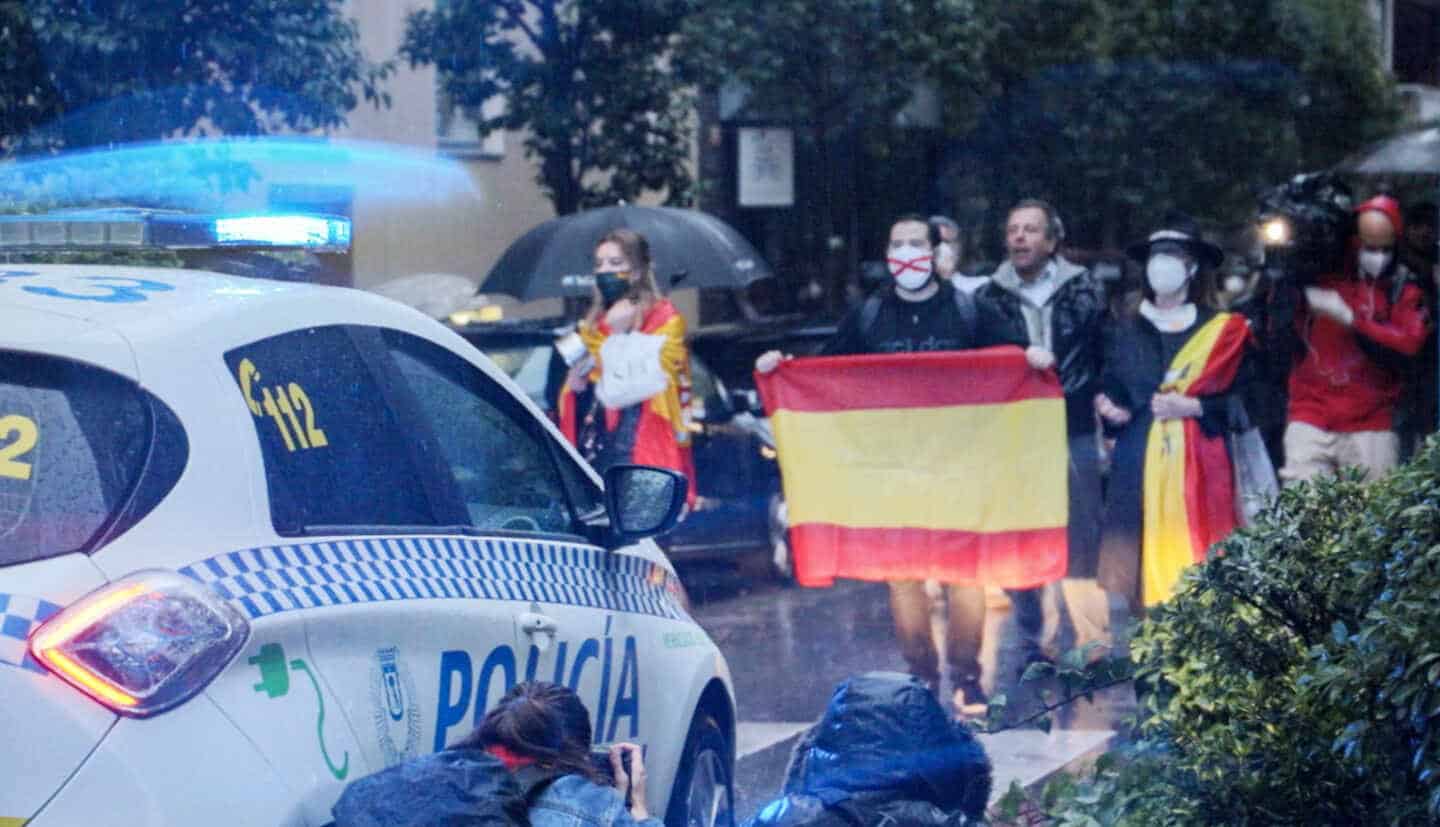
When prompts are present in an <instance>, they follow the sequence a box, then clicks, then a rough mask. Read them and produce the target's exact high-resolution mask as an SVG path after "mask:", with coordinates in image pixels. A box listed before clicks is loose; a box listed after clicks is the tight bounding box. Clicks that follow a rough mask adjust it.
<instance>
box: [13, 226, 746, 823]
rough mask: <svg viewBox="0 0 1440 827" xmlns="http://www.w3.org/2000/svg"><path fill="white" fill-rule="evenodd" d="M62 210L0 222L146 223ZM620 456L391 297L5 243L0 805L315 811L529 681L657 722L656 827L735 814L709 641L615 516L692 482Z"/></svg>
mask: <svg viewBox="0 0 1440 827" xmlns="http://www.w3.org/2000/svg"><path fill="white" fill-rule="evenodd" d="M268 220H269V219H267V221H268ZM324 221H328V219H324V220H322V224H321V225H320V227H319V229H318V230H314V228H312V231H306V232H302V233H301V235H300V237H299V238H298V239H289V240H287V241H286V243H301V244H303V243H306V239H307V238H309V239H311V240H312V241H313V239H314V238H316V237H319V238H321V239H327V238H328V241H327V242H326V243H336V242H337V241H339V242H342V243H343V241H344V240H345V239H343V238H339V236H341V235H343V234H344V233H345V232H347V231H348V225H347V226H345V227H341V226H339V225H337V224H333V223H331V224H328V225H327V224H325V223H323V222H324ZM145 222H146V219H142V220H141V223H145ZM82 223H83V222H55V221H52V222H50V225H46V224H45V223H44V222H43V221H39V220H34V221H32V222H31V223H29V224H25V223H20V224H0V242H5V241H8V242H10V243H11V244H12V245H13V244H15V243H17V240H18V243H19V245H20V246H24V244H25V243H27V242H34V240H35V239H43V238H49V239H50V241H49V242H47V243H51V244H58V243H60V242H59V240H63V239H70V240H71V241H73V240H74V239H76V238H82V239H83V238H93V239H99V242H101V243H108V244H110V245H111V246H115V245H116V244H117V243H118V244H124V243H134V244H136V245H139V244H145V243H151V242H153V241H154V240H155V239H156V238H160V237H161V236H162V235H163V233H164V232H165V231H164V230H163V228H161V227H160V225H159V222H156V221H153V220H149V223H148V225H147V226H141V227H127V226H122V225H124V224H125V223H126V222H123V221H112V222H111V223H112V224H113V225H114V226H112V227H100V228H97V227H95V226H93V224H94V222H91V225H89V226H81V224H82ZM191 223H192V224H193V222H191ZM68 225H73V226H68ZM223 226H225V225H221V224H220V222H218V221H217V222H212V223H210V224H209V225H206V226H202V227H200V228H199V229H196V227H194V226H190V227H189V229H188V230H186V232H191V233H200V234H201V235H205V236H207V237H208V238H209V240H211V241H214V242H217V243H222V244H223V243H226V238H227V236H225V234H224V232H222V227H223ZM17 227H18V228H17ZM275 228H276V225H273V224H272V225H271V226H270V228H269V229H268V230H267V229H265V227H264V225H263V224H256V225H253V226H251V227H249V228H248V229H246V228H244V227H241V226H239V225H230V227H229V236H228V239H229V242H228V243H231V244H233V245H236V246H243V245H245V244H247V243H258V242H253V241H252V242H247V241H246V240H245V236H246V233H253V232H260V233H262V234H263V233H266V232H272V233H273V232H274V231H275ZM172 229H173V228H172ZM317 232H318V236H316V233H317ZM307 233H308V235H307ZM47 234H48V235H47ZM87 234H88V235H87ZM186 238H187V241H186V243H187V244H191V245H194V244H198V243H201V242H199V241H196V240H195V238H193V237H190V236H187V237H186ZM37 243H38V242H37ZM617 471H618V473H617V474H616V475H614V476H612V478H611V479H610V480H609V481H608V482H609V488H608V492H602V488H601V486H600V485H599V484H598V480H597V478H596V476H595V474H594V472H593V471H591V470H590V469H589V468H588V467H587V466H586V465H585V464H584V463H582V462H581V461H580V460H579V459H578V457H577V455H576V454H575V452H574V451H573V450H571V448H570V446H568V445H567V444H566V443H565V442H564V440H563V439H561V438H560V437H559V435H558V434H557V432H556V431H555V430H554V428H553V427H551V426H550V425H549V424H548V423H547V422H546V421H545V420H544V418H543V417H542V416H541V415H540V414H539V412H538V411H537V410H536V408H535V407H534V405H533V404H532V403H531V402H530V401H529V400H527V399H526V398H525V397H524V395H523V394H522V393H520V392H518V390H517V389H516V388H515V387H514V386H513V384H512V383H511V382H510V381H509V380H508V379H506V378H505V377H504V376H503V374H502V373H501V372H500V371H498V370H497V369H496V368H495V367H494V366H493V365H491V364H490V363H489V361H488V360H486V359H485V358H484V357H483V356H481V355H480V353H479V352H478V351H476V350H475V349H474V348H472V347H470V346H469V345H467V344H466V343H465V342H464V341H462V340H461V339H460V337H458V336H457V335H455V334H454V333H451V332H450V331H448V330H446V329H445V328H443V327H442V326H441V325H439V324H437V323H435V322H432V321H430V320H429V319H426V318H424V317H422V316H421V315H420V314H418V313H416V312H414V311H411V310H409V309H408V308H405V307H402V306H400V305H398V304H395V303H392V302H390V301H388V300H386V299H382V298H379V297H377V296H373V295H370V294H367V293H364V292H360V291H355V290H345V289H337V288H326V287H317V286H312V285H304V284H287V283H282V282H275V281H262V280H255V279H245V278H237V277H232V276H224V275H217V274H214V273H205V272H198V271H184V270H163V269H153V268H124V267H111V266H103V267H97V266H77V265H22V264H0V699H3V700H0V732H3V733H4V740H5V747H4V749H3V750H0V778H3V779H4V781H3V783H0V827H12V825H20V824H28V825H32V827H49V826H50V825H60V826H61V827H73V825H83V824H95V825H99V824H113V823H125V824H136V825H139V824H144V825H152V824H153V825H160V824H184V825H192V824H210V825H221V824H256V825H272V824H282V825H301V824H311V825H318V824H323V823H324V822H326V821H328V820H329V808H330V806H331V804H332V803H333V802H334V800H335V799H336V798H337V796H338V795H339V793H340V791H341V790H342V788H343V787H344V785H345V783H346V782H347V781H349V780H351V779H354V778H357V777H359V776H361V775H364V774H367V773H370V772H373V771H375V770H378V769H381V768H383V767H385V766H387V765H390V764H394V763H396V762H398V761H400V760H402V759H404V758H405V757H407V756H413V755H418V754H422V753H426V752H430V751H433V750H438V749H440V748H441V747H443V746H444V745H445V744H446V743H447V742H450V741H453V740H455V739H457V738H458V737H459V736H461V735H463V734H464V733H466V732H467V731H469V729H470V728H471V727H472V726H473V725H474V723H475V722H476V721H477V720H478V719H479V717H480V715H481V714H482V713H483V711H484V710H485V709H486V707H487V705H488V704H490V703H492V702H493V701H494V700H495V699H496V698H498V697H499V695H500V694H501V693H503V692H504V691H505V690H506V689H507V688H508V687H510V686H512V685H513V684H515V683H516V682H518V681H523V680H526V679H530V678H535V679H543V680H553V681H559V682H563V683H565V684H568V685H570V686H572V687H575V688H576V689H577V691H578V692H579V693H580V695H581V697H582V698H583V699H584V701H585V703H586V705H587V706H588V707H589V708H590V710H591V712H592V713H593V715H594V719H595V721H594V722H595V732H596V733H597V735H596V737H597V740H600V741H606V742H608V741H614V740H632V741H638V742H640V743H642V744H644V745H645V746H646V748H647V767H648V768H649V774H650V786H649V790H648V793H649V798H650V800H651V801H652V802H654V803H655V804H656V805H665V804H666V803H667V802H668V807H667V808H666V820H667V822H669V823H670V824H672V825H673V824H706V825H709V824H716V823H721V822H728V821H729V819H730V815H729V812H728V810H729V801H730V792H729V779H730V778H731V777H732V768H733V764H734V743H735V740H734V712H733V710H734V700H733V695H732V690H731V685H730V679H729V675H728V672H727V668H726V664H725V661H724V658H723V657H722V656H721V655H720V653H719V651H718V649H717V648H716V647H715V645H714V644H713V643H712V642H711V640H710V639H709V637H707V636H706V634H705V632H704V631H703V630H701V629H700V627H699V626H697V625H696V624H695V623H694V621H693V620H691V618H690V617H689V615H688V614H687V608H686V603H685V600H684V595H683V591H682V590H681V589H680V587H679V584H678V581H677V580H676V578H675V574H674V572H673V570H672V569H671V567H670V565H669V563H668V562H667V561H666V560H665V558H664V556H663V554H662V553H661V552H660V551H659V550H658V549H657V548H656V547H655V545H654V544H653V543H652V542H650V541H649V540H637V539H635V538H636V537H638V536H639V535H641V534H644V533H646V530H647V529H649V530H653V529H655V528H656V527H658V526H661V525H662V524H666V523H667V522H673V520H674V515H675V513H676V511H677V510H678V509H679V507H680V503H681V502H682V501H683V494H681V493H680V492H679V491H678V489H676V488H675V478H674V477H673V476H672V475H670V474H669V473H668V472H661V471H656V470H654V469H630V470H628V471H627V470H626V469H617ZM607 493H608V494H609V497H608V500H607V496H606V494H607ZM612 523H613V525H612ZM656 809H657V810H658V809H659V806H657V807H656Z"/></svg>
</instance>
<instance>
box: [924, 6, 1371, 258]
mask: <svg viewBox="0 0 1440 827" xmlns="http://www.w3.org/2000/svg"><path fill="white" fill-rule="evenodd" d="M976 2H977V13H978V14H979V15H980V16H981V18H982V19H985V20H987V21H991V26H990V31H991V32H992V34H991V37H990V40H989V41H988V42H987V43H986V45H985V51H984V55H985V59H984V63H985V76H986V78H987V79H988V81H989V84H990V85H989V89H988V94H987V95H986V100H985V101H984V102H983V106H984V109H983V112H982V113H981V115H980V116H979V124H980V125H979V128H978V129H976V130H975V131H974V132H973V133H972V134H971V136H970V139H969V141H968V142H967V150H968V154H967V156H966V159H967V161H966V163H964V164H963V165H962V166H961V168H960V174H967V173H968V174H973V175H975V176H977V177H979V178H981V179H982V180H983V183H982V184H981V187H982V188H983V194H984V195H985V196H986V197H987V198H988V199H989V201H990V202H991V206H992V209H995V210H998V209H1004V208H1005V207H1006V206H1008V205H1009V204H1010V203H1013V201H1015V200H1016V199H1018V198H1020V197H1022V196H1025V195H1043V196H1046V197H1049V198H1051V199H1053V200H1054V201H1056V202H1057V204H1059V205H1060V207H1061V209H1062V211H1064V212H1065V213H1066V214H1067V216H1069V217H1070V219H1071V224H1072V225H1073V226H1075V227H1078V228H1079V229H1080V230H1081V232H1080V235H1082V236H1083V237H1085V238H1086V239H1087V240H1088V241H1089V242H1090V243H1097V242H1098V243H1104V244H1115V243H1117V242H1123V241H1125V240H1128V238H1129V237H1130V236H1132V235H1134V234H1135V233H1138V232H1140V231H1142V230H1143V229H1144V228H1145V227H1148V226H1150V225H1151V224H1152V223H1153V221H1154V220H1155V219H1156V218H1157V217H1158V216H1160V215H1162V214H1163V213H1164V212H1166V211H1167V210H1170V209H1173V208H1179V209H1183V210H1186V211H1189V212H1192V213H1194V214H1197V215H1199V216H1201V217H1204V218H1208V219H1211V220H1215V221H1226V220H1229V221H1234V220H1237V219H1239V218H1242V217H1244V216H1246V215H1247V213H1248V211H1249V210H1250V209H1251V208H1252V206H1253V198H1254V195H1255V191H1256V190H1257V189H1258V188H1259V187H1261V186H1262V185H1265V184H1268V183H1273V182H1274V181H1277V180H1282V179H1283V178H1285V177H1287V176H1289V175H1291V174H1293V173H1295V172H1298V171H1301V170H1306V169H1315V168H1321V167H1326V166H1329V165H1331V164H1333V163H1335V162H1336V161H1338V160H1340V159H1341V158H1342V157H1343V156H1344V155H1345V154H1347V153H1348V152H1350V151H1353V150H1354V149H1355V148H1356V147H1358V146H1360V145H1362V144H1364V143H1365V142H1367V141H1369V140H1372V139H1373V138H1375V137H1378V136H1379V135H1382V134H1384V133H1386V132H1387V131H1391V130H1393V128H1394V125H1395V120H1396V115H1397V109H1396V106H1395V99H1394V94H1393V91H1392V84H1391V82H1390V81H1389V80H1388V79H1387V78H1386V77H1385V75H1384V72H1383V71H1382V69H1381V67H1380V62H1379V59H1378V55H1377V52H1376V47H1375V46H1374V45H1373V44H1375V43H1377V39H1376V35H1375V32H1374V29H1373V26H1372V24H1371V22H1370V20H1369V17H1368V15H1367V11H1366V7H1365V4H1364V3H1362V2H1360V0H1258V1H1257V0H1175V2H1168V3H1121V2H1114V0H1060V1H1059V2H1057V3H1049V4H1044V5H1038V4H1024V3H1010V2H1007V0H976ZM953 109H954V107H952V110H953ZM955 114H956V115H957V117H962V118H965V119H970V118H973V117H974V116H973V115H971V114H970V113H965V112H956V113H955Z"/></svg>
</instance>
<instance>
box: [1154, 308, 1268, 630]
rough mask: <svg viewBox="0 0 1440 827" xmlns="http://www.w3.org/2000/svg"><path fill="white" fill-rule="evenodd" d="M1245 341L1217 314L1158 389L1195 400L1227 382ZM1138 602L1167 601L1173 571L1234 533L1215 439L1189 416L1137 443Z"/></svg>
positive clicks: (1242, 324)
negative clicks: (1140, 459)
mask: <svg viewBox="0 0 1440 827" xmlns="http://www.w3.org/2000/svg"><path fill="white" fill-rule="evenodd" d="M1249 339H1250V326H1249V324H1248V323H1247V322H1246V321H1245V317H1243V316H1240V315H1238V314H1234V313H1217V314H1216V315H1215V316H1214V317H1213V318H1211V319H1210V320H1209V321H1208V322H1206V323H1205V324H1204V325H1202V326H1201V327H1200V329H1199V330H1197V331H1195V335H1193V336H1191V337H1190V339H1189V341H1187V342H1186V343H1185V344H1184V345H1183V346H1182V347H1181V348H1180V351H1179V352H1178V353H1176V354H1175V358H1174V359H1172V360H1171V362H1170V368H1169V370H1168V371H1167V372H1166V378H1165V381H1164V382H1163V383H1162V384H1161V385H1160V392H1161V393H1166V392H1174V393H1181V394H1184V395H1186V396H1191V397H1199V396H1207V395H1211V394H1216V393H1224V392H1225V391H1226V390H1228V389H1229V388H1230V385H1231V384H1232V383H1233V382H1234V381H1235V374H1236V373H1237V372H1238V371H1239V369H1240V362H1241V359H1242V358H1244V354H1245V346H1246V343H1247V342H1248V341H1249ZM1141 498H1142V499H1141V502H1142V506H1143V510H1142V512H1141V515H1142V516H1141V519H1142V523H1143V528H1142V532H1141V545H1140V561H1141V575H1142V584H1143V585H1142V595H1141V596H1142V598H1143V599H1144V601H1145V605H1147V606H1153V605H1155V604H1156V603H1159V602H1161V601H1162V600H1165V599H1167V598H1169V597H1170V593H1171V592H1172V591H1173V590H1174V588H1175V584H1176V583H1177V582H1179V580H1180V573H1181V572H1182V571H1184V570H1185V569H1186V567H1188V566H1191V565H1194V564H1195V563H1201V562H1204V560H1205V553H1206V551H1207V550H1208V549H1209V548H1210V546H1211V545H1213V544H1214V543H1216V542H1218V541H1219V540H1222V539H1224V538H1225V536H1226V535H1227V534H1229V533H1230V532H1231V531H1233V530H1235V526H1236V525H1237V524H1238V519H1237V516H1236V514H1235V476H1234V472H1233V470H1232V468H1231V465H1230V454H1229V450H1228V449H1227V448H1226V445H1225V437H1224V436H1223V435H1216V436H1207V435H1206V434H1205V432H1204V431H1202V430H1201V429H1200V423H1199V421H1198V420H1196V419H1194V418H1189V417H1187V418H1184V419H1164V420H1161V419H1157V420H1155V421H1154V422H1153V423H1151V425H1150V433H1149V435H1148V436H1147V441H1146V444H1145V469H1144V477H1143V487H1142V493H1141Z"/></svg>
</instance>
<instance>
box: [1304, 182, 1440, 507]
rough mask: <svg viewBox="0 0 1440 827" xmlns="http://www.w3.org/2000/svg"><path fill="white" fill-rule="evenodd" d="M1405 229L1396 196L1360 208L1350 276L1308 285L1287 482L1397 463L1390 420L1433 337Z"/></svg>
mask: <svg viewBox="0 0 1440 827" xmlns="http://www.w3.org/2000/svg"><path fill="white" fill-rule="evenodd" d="M1403 228H1404V227H1403V222H1402V220H1401V216H1400V205H1399V203H1398V202H1396V201H1395V199H1394V198H1391V197H1390V196H1387V195H1380V196H1376V197H1374V198H1371V199H1370V200H1368V201H1366V202H1364V203H1362V204H1361V205H1360V206H1359V207H1357V208H1356V231H1357V232H1356V237H1355V238H1354V239H1353V240H1352V243H1351V248H1350V250H1349V252H1348V254H1347V256H1346V264H1345V268H1344V272H1343V273H1338V274H1333V275H1330V276H1325V277H1322V278H1320V279H1319V280H1318V282H1317V283H1316V284H1315V285H1314V286H1311V287H1307V288H1305V302H1304V304H1303V306H1302V307H1301V308H1299V310H1298V312H1297V313H1296V318H1295V332H1296V334H1297V335H1298V337H1299V341H1300V345H1301V346H1300V348H1299V349H1298V350H1297V352H1296V354H1295V359H1294V366H1293V368H1292V370H1291V371H1290V382H1289V385H1290V405H1289V415H1288V418H1287V419H1288V421H1287V424H1286V428H1285V465H1284V467H1283V468H1281V470H1280V476H1281V478H1282V479H1285V480H1287V481H1299V480H1310V479H1314V478H1315V477H1317V476H1320V475H1321V474H1326V473H1334V472H1336V471H1338V470H1339V469H1340V468H1344V467H1355V468H1359V469H1361V470H1362V471H1364V474H1365V478H1366V479H1367V480H1370V479H1375V478H1376V477H1378V476H1380V475H1382V474H1384V473H1385V472H1386V471H1389V470H1390V469H1391V468H1393V467H1395V465H1396V464H1397V463H1398V458H1399V442H1398V439H1397V437H1396V435H1395V432H1394V431H1393V430H1392V425H1393V422H1392V415H1393V411H1394V408H1395V405H1396V403H1397V402H1398V401H1399V399H1400V395H1401V392H1402V390H1403V384H1404V375H1405V365H1406V363H1407V361H1408V360H1409V359H1411V358H1413V357H1414V356H1415V354H1416V353H1417V352H1419V350H1420V348H1421V347H1422V346H1423V345H1424V343H1425V340H1426V336H1427V335H1428V334H1429V331H1430V318H1429V311H1428V309H1427V308H1426V304H1425V297H1424V293H1423V292H1422V291H1421V289H1420V287H1419V286H1418V285H1417V284H1416V283H1415V279H1414V277H1413V275H1411V273H1410V272H1409V270H1407V269H1406V268H1405V266H1404V265H1403V264H1401V263H1400V262H1399V261H1398V257H1397V256H1396V254H1395V240H1396V238H1397V237H1398V236H1399V235H1400V233H1401V231H1402V230H1403Z"/></svg>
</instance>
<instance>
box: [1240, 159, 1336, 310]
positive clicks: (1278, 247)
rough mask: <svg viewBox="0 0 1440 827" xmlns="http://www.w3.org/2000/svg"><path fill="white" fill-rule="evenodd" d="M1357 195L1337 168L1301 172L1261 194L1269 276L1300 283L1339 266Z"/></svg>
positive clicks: (1274, 278) (1266, 273) (1260, 220)
mask: <svg viewBox="0 0 1440 827" xmlns="http://www.w3.org/2000/svg"><path fill="white" fill-rule="evenodd" d="M1354 202H1355V198H1354V195H1353V194H1352V193H1351V192H1350V188H1349V187H1348V186H1346V185H1345V184H1344V182H1342V181H1340V180H1339V179H1338V178H1337V177H1336V176H1335V175H1334V174H1333V173H1329V172H1315V173H1307V174H1304V175H1297V176H1295V177H1294V178H1292V179H1290V180H1289V181H1287V182H1285V183H1284V184H1281V185H1280V186H1278V187H1275V188H1274V189H1272V190H1270V191H1268V192H1266V193H1264V194H1263V195H1261V196H1260V202H1259V229H1260V238H1261V240H1262V241H1263V242H1264V244H1265V275H1266V276H1267V277H1269V278H1270V279H1272V280H1274V281H1288V282H1290V283H1292V284H1295V285H1297V286H1302V287H1303V286H1305V285H1309V284H1313V283H1314V282H1315V280H1316V279H1317V278H1318V277H1319V276H1321V275H1322V274H1324V273H1330V272H1335V271H1338V270H1339V269H1340V267H1341V265H1342V261H1343V257H1344V252H1345V243H1346V241H1347V240H1348V239H1349V238H1350V235H1351V233H1352V231H1353V227H1354V213H1353V210H1354V207H1355V203H1354Z"/></svg>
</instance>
